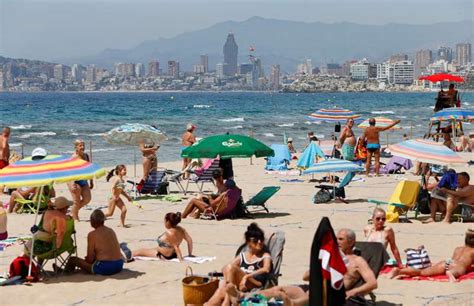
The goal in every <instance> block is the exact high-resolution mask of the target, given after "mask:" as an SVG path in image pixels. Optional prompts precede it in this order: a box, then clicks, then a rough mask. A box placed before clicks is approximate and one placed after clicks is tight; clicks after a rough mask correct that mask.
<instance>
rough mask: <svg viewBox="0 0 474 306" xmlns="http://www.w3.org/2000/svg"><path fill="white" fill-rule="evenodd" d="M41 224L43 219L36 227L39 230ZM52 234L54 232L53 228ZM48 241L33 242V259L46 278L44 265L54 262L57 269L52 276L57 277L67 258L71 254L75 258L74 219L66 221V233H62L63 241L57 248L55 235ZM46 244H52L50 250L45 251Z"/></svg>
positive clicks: (39, 239)
mask: <svg viewBox="0 0 474 306" xmlns="http://www.w3.org/2000/svg"><path fill="white" fill-rule="evenodd" d="M43 216H44V215H43ZM42 223H43V218H42V219H41V221H40V224H39V225H38V226H39V227H40V228H41V227H42ZM53 232H55V229H54V228H53ZM48 240H49V241H42V240H41V238H40V237H39V238H38V240H35V246H34V249H33V258H34V261H35V263H36V264H37V266H38V268H39V270H40V272H41V273H43V274H45V275H47V276H48V275H49V273H48V272H47V271H46V270H45V266H46V263H47V262H48V261H50V260H54V264H55V267H57V269H55V272H54V275H58V274H59V273H62V271H63V270H64V267H65V266H66V263H67V261H68V260H69V258H70V257H71V256H72V255H73V254H75V255H76V256H77V245H76V230H75V228H74V219H72V218H71V219H68V220H67V221H66V231H65V233H64V238H63V241H62V243H61V245H60V246H59V247H58V246H56V245H55V241H56V235H52V237H51V238H50V239H48ZM48 243H50V244H52V248H50V249H49V250H46V251H45V250H44V245H45V244H46V245H48ZM42 245H43V247H42Z"/></svg>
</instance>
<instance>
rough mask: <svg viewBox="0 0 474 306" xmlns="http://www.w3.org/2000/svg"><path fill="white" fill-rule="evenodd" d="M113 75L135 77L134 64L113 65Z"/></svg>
mask: <svg viewBox="0 0 474 306" xmlns="http://www.w3.org/2000/svg"><path fill="white" fill-rule="evenodd" d="M115 74H116V75H117V76H122V77H132V76H135V64H133V63H117V64H115Z"/></svg>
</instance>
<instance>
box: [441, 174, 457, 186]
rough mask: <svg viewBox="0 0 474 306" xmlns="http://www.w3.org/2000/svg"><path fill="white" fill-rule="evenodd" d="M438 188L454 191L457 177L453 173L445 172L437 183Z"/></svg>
mask: <svg viewBox="0 0 474 306" xmlns="http://www.w3.org/2000/svg"><path fill="white" fill-rule="evenodd" d="M438 187H439V188H447V189H450V190H456V188H458V175H457V174H456V173H454V172H447V173H445V174H443V176H442V177H441V180H440V181H439V183H438Z"/></svg>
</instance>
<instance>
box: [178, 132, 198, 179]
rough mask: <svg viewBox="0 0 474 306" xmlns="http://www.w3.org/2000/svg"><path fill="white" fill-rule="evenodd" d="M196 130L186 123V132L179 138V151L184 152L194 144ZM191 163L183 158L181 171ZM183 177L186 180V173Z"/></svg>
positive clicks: (188, 159)
mask: <svg viewBox="0 0 474 306" xmlns="http://www.w3.org/2000/svg"><path fill="white" fill-rule="evenodd" d="M195 130H196V126H194V125H193V124H192V123H188V125H187V126H186V132H184V134H183V136H181V149H182V150H184V149H186V148H187V147H190V146H192V145H193V144H194V143H195V142H196V136H194V134H193V133H194V131H195ZM190 163H191V159H190V158H183V169H182V170H185V169H186V168H187V167H188V166H189V164H190ZM183 177H184V178H185V179H186V178H188V173H184V175H183Z"/></svg>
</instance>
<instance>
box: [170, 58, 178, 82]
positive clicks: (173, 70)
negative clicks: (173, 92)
mask: <svg viewBox="0 0 474 306" xmlns="http://www.w3.org/2000/svg"><path fill="white" fill-rule="evenodd" d="M168 76H170V77H173V78H174V79H177V78H179V62H178V61H168Z"/></svg>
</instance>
